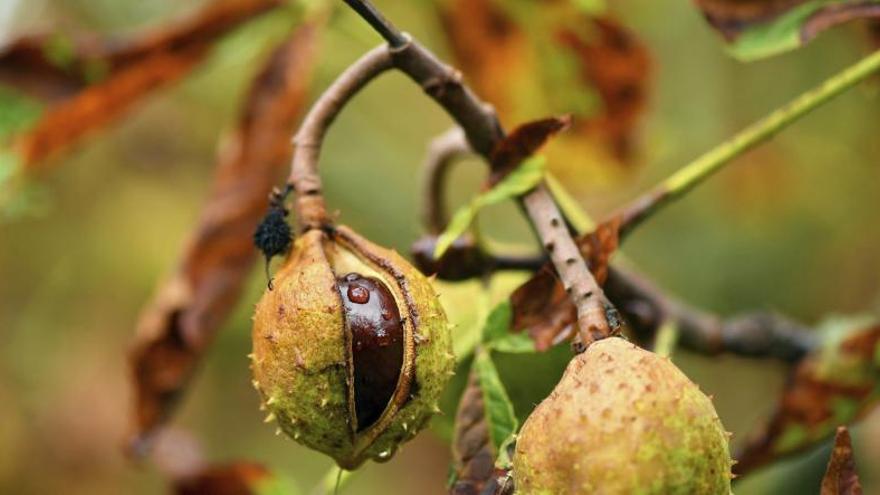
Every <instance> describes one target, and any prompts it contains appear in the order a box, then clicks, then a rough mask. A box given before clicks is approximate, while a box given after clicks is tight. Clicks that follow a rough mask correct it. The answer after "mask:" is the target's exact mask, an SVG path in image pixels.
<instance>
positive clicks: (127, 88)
mask: <svg viewBox="0 0 880 495" xmlns="http://www.w3.org/2000/svg"><path fill="white" fill-rule="evenodd" d="M281 3H282V2H281V0H223V1H218V2H212V3H209V4H208V6H207V7H205V8H204V9H203V10H201V11H200V12H198V13H197V14H196V15H194V16H192V17H190V18H188V19H186V20H184V21H183V22H181V23H179V24H176V25H173V26H171V27H165V28H161V29H158V30H155V31H151V32H148V33H146V34H144V35H142V36H140V37H137V38H134V39H131V40H126V41H118V40H116V41H110V40H96V39H87V40H80V41H79V42H72V43H73V46H72V47H71V48H70V50H71V54H69V56H67V59H66V60H63V61H58V60H53V59H52V58H51V56H50V55H49V54H50V52H51V50H50V45H51V43H53V42H58V37H57V36H32V37H28V38H23V39H20V40H18V41H16V42H14V43H12V44H11V45H10V46H9V47H8V48H7V49H6V50H5V51H4V52H3V53H2V54H0V81H2V82H4V83H6V84H11V85H13V86H16V87H19V88H22V89H24V90H27V91H29V92H31V93H33V94H36V95H37V96H40V97H42V98H45V99H48V100H50V101H53V102H54V104H53V105H52V106H51V107H50V108H49V109H48V110H47V111H46V112H45V113H44V115H43V116H42V118H41V119H40V120H39V121H38V122H37V123H36V124H35V125H34V126H33V127H31V128H30V129H28V130H26V131H25V132H23V133H22V134H20V135H18V136H16V138H15V140H14V142H13V148H14V150H15V151H16V153H17V154H18V155H19V157H20V159H21V162H22V163H23V164H24V166H25V167H26V168H34V167H36V166H37V165H38V164H40V163H41V162H42V161H43V160H44V159H45V158H47V157H49V156H50V155H53V154H54V153H56V152H59V151H61V150H63V149H65V148H68V147H69V146H70V145H72V144H74V143H75V142H76V141H78V140H79V139H80V138H82V137H83V136H85V135H86V134H88V133H90V132H92V131H94V130H97V129H99V128H101V127H104V126H106V125H107V124H109V123H110V122H113V121H114V120H116V119H117V118H119V117H120V116H121V115H123V114H124V113H125V111H127V110H128V109H129V108H130V107H131V106H132V105H133V104H135V103H137V102H139V101H141V100H142V99H143V98H144V97H145V96H147V95H148V94H150V93H152V92H153V91H154V90H156V89H158V88H161V87H163V86H165V85H167V84H169V83H171V82H174V81H176V80H178V79H180V78H181V77H183V76H184V75H185V74H187V73H189V72H190V70H192V68H193V67H195V66H196V65H197V64H198V63H199V62H201V61H202V60H203V59H204V58H205V56H206V55H207V53H208V51H209V49H210V48H211V46H212V45H213V43H214V42H215V41H217V39H219V38H220V37H221V36H222V35H223V34H225V33H227V32H228V31H230V30H231V29H232V28H234V27H236V26H238V25H240V24H242V23H243V22H245V21H247V20H249V19H251V18H253V17H254V16H256V15H258V14H261V13H263V12H266V11H268V10H269V9H271V8H274V7H276V6H278V5H280V4H281ZM96 74H97V78H98V79H99V80H98V81H96V82H93V83H90V80H91V79H93V78H95V77H96Z"/></svg>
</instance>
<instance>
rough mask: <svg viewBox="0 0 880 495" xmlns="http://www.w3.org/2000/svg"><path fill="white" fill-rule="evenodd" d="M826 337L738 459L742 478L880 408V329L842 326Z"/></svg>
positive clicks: (852, 324) (825, 331)
mask: <svg viewBox="0 0 880 495" xmlns="http://www.w3.org/2000/svg"><path fill="white" fill-rule="evenodd" d="M822 332H823V335H825V341H824V342H823V344H822V345H821V346H820V347H819V348H818V349H817V350H815V351H813V352H812V353H811V354H809V355H807V356H806V357H805V358H804V359H803V360H802V361H801V363H800V364H799V365H798V366H797V367H796V368H795V369H794V370H792V373H791V375H790V376H789V379H788V383H787V384H786V386H785V389H784V390H783V391H782V395H781V397H780V399H779V402H778V403H777V405H776V408H775V410H774V412H773V413H772V415H771V417H770V419H769V421H768V422H767V424H766V425H764V426H762V427H761V428H760V429H759V430H758V431H756V432H755V434H753V435H751V437H750V438H749V440H748V441H747V443H746V445H745V447H744V448H743V449H742V451H741V452H740V453H739V454H738V455H736V456H734V457H735V458H736V459H737V460H738V461H739V463H738V464H737V465H736V466H734V471H735V472H736V473H737V474H745V473H747V472H749V471H751V470H753V469H755V468H757V467H760V466H763V465H765V464H767V463H769V462H772V461H773V460H775V459H778V458H780V457H783V456H786V455H790V454H794V453H797V452H801V451H803V450H804V449H807V448H809V447H811V446H813V445H816V444H817V443H818V442H821V441H823V440H825V439H826V438H828V437H829V436H830V435H831V434H832V433H833V432H834V427H835V425H842V424H848V423H851V422H853V421H856V420H858V419H859V418H861V417H862V416H864V415H865V414H866V413H867V412H869V411H871V410H872V409H873V408H874V407H875V406H876V405H877V395H876V394H875V393H874V391H875V390H876V389H877V386H878V382H880V366H878V363H877V362H876V356H877V355H878V351H880V325H877V324H876V323H867V324H866V323H865V322H864V321H856V322H848V321H837V322H831V323H829V324H828V325H827V326H826V328H824V329H822Z"/></svg>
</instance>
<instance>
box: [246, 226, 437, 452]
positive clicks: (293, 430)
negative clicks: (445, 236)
mask: <svg viewBox="0 0 880 495" xmlns="http://www.w3.org/2000/svg"><path fill="white" fill-rule="evenodd" d="M350 271H356V272H358V273H362V274H365V275H370V276H375V277H379V278H381V279H382V280H383V281H384V282H385V284H386V285H387V286H388V288H389V289H390V290H391V291H392V292H393V293H394V295H395V299H396V301H398V306H399V308H400V312H401V315H402V316H404V317H405V318H406V323H405V324H406V325H409V326H410V328H412V329H413V335H412V337H411V339H410V340H409V347H408V350H407V351H405V352H406V354H405V356H406V357H405V360H406V361H407V362H406V363H405V367H409V369H410V370H411V372H410V373H408V376H407V377H406V380H404V379H403V377H402V379H401V380H402V382H403V381H406V382H407V383H408V385H407V386H406V388H400V394H397V396H396V398H395V399H394V400H392V404H391V405H390V406H389V407H388V408H387V409H386V411H385V413H384V414H383V416H382V418H381V419H379V421H377V423H376V424H374V425H373V426H371V427H370V428H368V429H367V430H366V431H363V432H361V433H359V434H357V435H355V434H354V432H353V428H352V421H353V420H352V419H351V418H352V412H353V409H352V406H351V405H350V400H349V396H350V391H349V388H348V387H349V384H350V372H351V371H350V356H349V352H350V350H349V345H350V343H349V342H348V339H347V337H346V333H345V330H344V320H343V310H342V302H341V299H340V296H339V293H338V291H337V286H336V278H337V276H339V275H341V274H344V273H347V272H350ZM274 285H275V287H274V290H267V291H266V292H265V293H264V295H263V297H262V299H261V300H260V302H259V303H258V304H257V309H256V312H255V315H254V327H253V346H254V352H253V363H252V369H253V374H254V385H255V387H256V388H257V389H258V390H259V391H260V394H261V396H262V398H263V401H264V405H265V407H266V408H267V409H268V411H269V412H270V414H271V416H270V417H274V419H276V420H277V421H278V425H279V427H280V429H281V430H282V431H284V432H285V433H286V434H287V435H289V436H290V437H292V438H294V439H295V440H297V441H298V442H300V443H302V444H304V445H306V446H308V447H310V448H313V449H316V450H319V451H321V452H324V453H326V454H328V455H330V456H331V457H333V458H334V459H335V460H336V462H337V463H338V464H339V465H340V466H341V467H343V468H346V469H353V468H355V467H357V466H358V465H360V464H361V463H362V462H363V461H364V460H366V459H368V458H372V459H375V460H378V461H384V460H387V459H389V458H390V457H391V455H393V453H394V451H395V450H396V449H397V446H398V445H399V444H400V443H402V442H404V441H406V440H408V439H410V438H412V437H413V436H415V434H416V433H417V432H418V431H419V430H420V429H421V428H423V427H424V426H425V425H426V424H427V422H428V420H429V419H430V417H431V415H432V413H433V412H435V411H436V410H437V401H438V399H439V397H440V394H441V392H442V390H443V388H444V386H445V385H446V382H447V381H448V379H449V375H450V374H451V372H452V369H453V366H454V358H453V356H452V352H451V348H452V346H451V340H450V334H449V329H448V324H447V321H446V316H445V315H444V313H443V310H442V308H441V306H440V304H439V301H438V300H437V296H436V294H435V293H434V290H433V288H432V286H431V284H430V282H429V281H428V280H427V279H426V278H425V277H424V276H423V275H422V274H421V273H420V272H418V270H416V269H415V268H414V267H412V266H411V265H410V264H409V263H408V262H406V260H404V259H403V258H402V257H400V256H399V255H398V254H397V253H395V252H393V251H389V250H386V249H384V248H381V247H379V246H376V245H374V244H372V243H370V242H369V241H367V240H365V239H363V238H362V237H360V236H359V235H357V234H355V233H354V232H352V231H351V230H350V229H347V228H345V227H339V228H338V229H337V230H336V231H335V232H334V233H332V234H327V233H325V232H322V231H318V230H312V231H309V232H307V233H305V234H303V235H302V236H301V237H300V238H299V239H297V241H296V243H295V245H294V248H293V250H292V252H291V254H290V255H289V257H288V259H287V261H286V262H285V264H284V266H283V267H282V269H281V270H280V271H279V272H278V273H277V274H276V277H275V284H274Z"/></svg>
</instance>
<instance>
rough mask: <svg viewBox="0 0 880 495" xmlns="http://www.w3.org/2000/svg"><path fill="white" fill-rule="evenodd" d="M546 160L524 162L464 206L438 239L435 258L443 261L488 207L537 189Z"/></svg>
mask: <svg viewBox="0 0 880 495" xmlns="http://www.w3.org/2000/svg"><path fill="white" fill-rule="evenodd" d="M545 165H546V159H545V158H544V157H543V156H541V155H535V156H532V157H530V158H528V159H527V160H524V161H523V162H522V163H521V164H520V165H519V166H518V167H517V168H516V169H515V170H514V171H512V172H511V173H510V174H508V175H507V177H505V178H504V179H502V180H501V182H499V183H498V184H496V185H495V187H493V188H492V189H489V190H488V191H486V192H484V193H482V194H480V195H478V196H477V197H475V198H474V199H472V200H471V202H470V203H468V204H467V205H464V206H462V207H461V208H459V209H458V211H456V212H455V215H453V216H452V220H450V222H449V225H447V227H446V230H445V231H444V232H443V233H442V234H440V237H439V238H438V239H437V245H436V246H435V248H434V257H435V258H440V257H441V256H443V253H445V252H446V250H447V249H449V246H451V245H452V243H453V242H454V241H455V240H456V239H458V238H459V237H460V236H461V235H462V234H464V233H465V232H466V231H467V229H468V227H470V226H471V223H473V221H474V219H475V218H476V217H477V213H479V211H480V210H481V209H482V208H485V207H486V206H490V205H495V204H498V203H501V202H503V201H505V200H508V199H511V198H516V197H518V196H521V195H523V194H525V193H527V192H529V191H531V190H532V189H534V188H535V187H536V186H537V185H538V184H539V183H540V182H541V180H542V179H543V177H544V167H545Z"/></svg>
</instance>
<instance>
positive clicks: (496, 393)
mask: <svg viewBox="0 0 880 495" xmlns="http://www.w3.org/2000/svg"><path fill="white" fill-rule="evenodd" d="M473 366H474V371H475V372H476V374H477V378H478V380H479V382H480V389H481V390H482V392H483V406H484V407H485V410H486V415H485V420H486V423H487V424H488V426H489V440H490V441H491V442H492V447H493V448H494V450H495V452H496V453H501V452H502V448H503V447H504V446H505V445H507V444H509V443H510V442H511V441H512V438H513V437H514V435H515V434H516V431H517V429H518V428H519V421H517V419H516V415H515V414H514V412H513V404H512V403H511V402H510V397H508V396H507V391H506V390H505V389H504V384H503V383H501V378H500V377H499V376H498V370H496V369H495V364H494V363H493V362H492V357H491V356H490V355H489V351H487V350H486V349H481V350H480V351H479V352H477V355H476V358H475V359H474V365H473Z"/></svg>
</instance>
